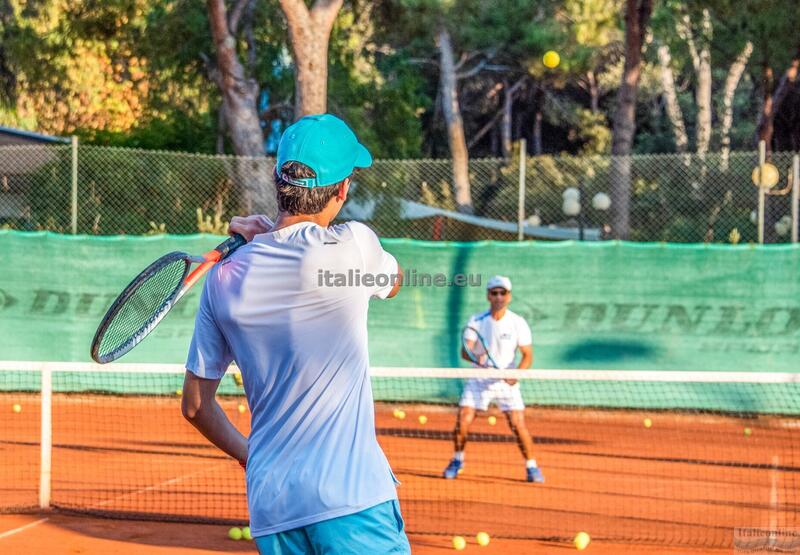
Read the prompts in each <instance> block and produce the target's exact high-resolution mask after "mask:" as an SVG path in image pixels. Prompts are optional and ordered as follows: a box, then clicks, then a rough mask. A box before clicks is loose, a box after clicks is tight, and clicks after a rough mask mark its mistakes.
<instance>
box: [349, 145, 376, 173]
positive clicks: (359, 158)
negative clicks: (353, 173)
mask: <svg viewBox="0 0 800 555" xmlns="http://www.w3.org/2000/svg"><path fill="white" fill-rule="evenodd" d="M371 165H372V154H370V153H369V150H367V147H365V146H364V145H362V144H360V143H359V145H358V154H356V161H355V162H354V163H353V166H354V167H356V168H368V167H370V166H371Z"/></svg>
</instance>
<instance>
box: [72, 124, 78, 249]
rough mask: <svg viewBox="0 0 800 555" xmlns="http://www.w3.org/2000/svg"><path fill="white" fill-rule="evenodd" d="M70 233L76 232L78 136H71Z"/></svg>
mask: <svg viewBox="0 0 800 555" xmlns="http://www.w3.org/2000/svg"><path fill="white" fill-rule="evenodd" d="M71 206H72V218H71V222H72V234H73V235H75V234H77V233H78V137H76V136H75V135H73V136H72V202H71Z"/></svg>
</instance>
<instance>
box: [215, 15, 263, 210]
mask: <svg viewBox="0 0 800 555" xmlns="http://www.w3.org/2000/svg"><path fill="white" fill-rule="evenodd" d="M207 6H208V19H209V23H210V26H211V36H212V37H213V39H214V46H215V47H216V53H217V68H216V81H217V85H218V86H219V89H220V92H221V93H222V106H221V108H220V109H221V110H222V112H223V113H224V115H225V128H226V129H227V132H228V135H229V137H230V139H231V143H232V145H233V151H234V153H235V154H236V155H238V156H243V157H254V158H253V159H251V160H249V161H245V160H244V159H243V160H240V161H237V168H238V172H237V173H238V175H237V181H238V182H239V187H238V191H237V193H238V195H239V207H240V210H242V211H243V212H246V213H251V214H252V213H260V214H266V215H268V216H272V215H274V214H275V210H276V201H275V198H274V194H273V191H272V180H271V177H270V174H269V172H268V171H265V170H264V168H263V160H265V158H264V136H263V135H262V133H261V126H260V125H259V121H258V113H257V110H256V98H257V97H258V84H257V83H256V81H255V80H254V79H252V78H248V77H247V76H246V75H245V71H244V68H243V67H242V64H241V62H240V61H239V57H238V55H237V53H236V40H235V39H234V38H233V36H232V35H231V31H230V29H229V28H228V22H227V15H226V11H225V3H224V0H208V1H207ZM258 159H261V160H258Z"/></svg>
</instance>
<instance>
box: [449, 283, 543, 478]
mask: <svg viewBox="0 0 800 555" xmlns="http://www.w3.org/2000/svg"><path fill="white" fill-rule="evenodd" d="M486 289H487V292H486V297H487V299H488V301H489V310H487V311H485V312H480V313H478V314H475V315H473V316H472V317H471V318H470V319H469V322H468V323H467V326H468V327H470V328H473V329H475V330H477V331H478V333H480V334H481V336H482V337H483V338H484V340H485V342H486V347H487V349H488V351H489V355H490V356H491V358H492V359H493V360H494V361H495V362H496V363H497V366H498V367H499V368H513V367H514V360H515V359H516V353H517V350H518V349H519V351H520V353H522V358H521V359H520V361H519V364H517V365H516V368H519V369H526V368H530V367H531V364H532V363H533V345H532V340H531V329H530V327H528V323H527V322H526V321H525V319H524V318H522V317H521V316H519V315H518V314H515V313H514V312H512V311H511V310H509V309H508V305H509V303H510V302H511V280H510V279H508V278H507V277H505V276H494V277H493V278H491V279H490V280H489V282H488V283H487V287H486ZM467 333H469V330H467ZM466 339H467V341H469V340H470V339H471V338H470V337H466ZM473 340H477V335H476V336H475V338H474V339H473ZM461 356H462V357H463V358H464V359H465V360H468V361H471V359H470V358H469V356H468V355H467V353H466V352H462V353H461ZM491 403H495V404H497V406H498V407H499V408H500V410H502V411H503V413H504V414H505V415H506V419H507V420H508V424H509V426H510V427H511V431H512V432H514V435H515V436H516V438H517V444H518V445H519V448H520V451H521V452H522V456H523V457H524V458H525V476H526V479H527V481H528V482H535V483H542V482H544V475H543V474H542V471H541V470H540V469H539V467H538V466H537V464H536V459H534V458H533V440H532V439H531V434H530V432H528V428H527V426H526V425H525V403H524V401H523V400H522V394H521V393H520V388H519V384H518V383H517V380H503V379H496V378H490V379H483V378H475V379H470V380H467V383H466V385H465V386H464V391H463V393H462V394H461V401H459V410H458V420H457V421H456V428H455V431H454V432H453V441H454V444H455V452H454V453H453V458H452V459H451V460H450V464H448V465H447V468H445V470H444V477H445V478H447V479H449V480H453V479H455V478H456V477H457V476H458V474H459V473H460V472H461V471H462V469H463V468H464V447H465V446H466V443H467V434H468V433H469V427H470V425H471V424H472V422H473V420H475V414H476V412H477V411H479V410H480V411H486V410H487V409H488V408H489V405H490V404H491Z"/></svg>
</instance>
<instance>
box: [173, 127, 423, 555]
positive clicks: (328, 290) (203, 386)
mask: <svg viewBox="0 0 800 555" xmlns="http://www.w3.org/2000/svg"><path fill="white" fill-rule="evenodd" d="M371 164H372V157H371V155H370V153H369V152H368V151H367V149H366V148H365V147H364V146H362V145H361V144H360V143H359V142H358V139H357V138H356V136H355V134H354V133H353V132H352V131H351V130H350V128H349V127H348V126H347V125H346V124H345V123H344V122H343V121H341V120H340V119H338V118H336V117H335V116H332V115H328V114H325V115H316V116H307V117H304V118H302V119H300V120H299V121H298V122H296V123H295V124H293V125H292V126H290V127H289V128H288V129H287V130H286V131H285V133H284V134H283V136H282V138H281V141H280V144H279V147H278V156H277V165H276V170H275V171H276V175H275V186H276V189H277V199H278V209H279V214H278V219H277V221H276V222H275V225H274V227H272V228H271V229H270V227H269V225H268V222H267V221H266V219H265V218H259V217H257V216H252V217H249V218H235V219H234V221H233V222H232V224H231V230H232V232H239V233H242V234H243V235H245V237H246V238H248V239H252V241H251V242H250V243H248V244H247V245H245V246H243V247H241V248H240V249H239V250H238V251H236V252H235V253H234V254H233V255H232V256H230V257H229V258H228V259H226V260H225V261H224V262H222V263H220V264H218V265H217V266H215V267H214V269H213V270H211V272H210V273H209V275H208V277H207V280H206V283H205V288H204V291H203V294H202V298H201V301H200V309H199V312H198V314H197V319H196V322H195V329H194V337H193V339H192V344H191V347H190V350H189V356H188V361H187V363H186V368H187V372H186V377H185V383H184V395H183V414H184V416H185V417H186V418H187V419H188V420H189V421H190V422H191V423H192V424H193V425H194V426H195V427H196V428H197V429H198V430H199V431H200V432H201V433H202V434H203V435H205V436H206V437H207V438H208V439H209V440H210V441H211V442H212V443H213V444H214V445H216V446H217V447H219V448H220V449H222V450H223V451H225V452H226V453H228V454H229V455H231V456H232V457H234V458H235V459H236V460H238V461H239V462H240V463H241V464H242V466H245V467H246V477H247V500H248V506H249V510H250V528H251V533H252V535H253V536H254V538H255V541H256V545H257V547H258V550H259V552H260V553H262V554H282V555H285V554H295V553H296V554H301V553H302V554H315V553H316V554H322V553H373V554H390V553H391V554H394V553H397V554H405V553H410V548H409V543H408V539H407V538H406V535H405V532H404V530H403V528H404V525H403V520H402V517H401V515H400V507H399V504H398V501H397V491H396V484H397V481H396V480H395V478H394V475H393V473H392V471H391V469H390V468H389V463H388V461H387V460H386V457H385V456H384V454H383V451H382V450H381V448H380V446H379V445H378V441H377V439H376V436H375V416H374V415H375V411H374V405H373V399H372V388H371V385H370V379H369V375H368V369H369V360H368V354H367V309H368V307H369V300H370V298H378V299H386V298H389V297H393V296H395V295H396V294H397V292H398V290H399V288H400V284H401V279H400V275H401V272H400V269H399V268H398V265H397V261H396V260H395V259H394V257H393V256H392V255H391V254H389V253H387V252H386V251H384V250H383V248H382V247H381V244H380V243H379V242H378V237H377V236H376V235H375V233H373V232H372V231H371V230H370V229H369V228H368V227H366V226H365V225H363V224H361V223H357V222H348V223H345V224H341V225H334V226H331V225H330V223H331V220H333V218H334V217H336V215H337V214H338V213H339V210H340V209H341V208H342V204H343V203H344V202H345V200H346V199H347V191H348V187H349V185H350V177H351V175H352V174H353V172H354V170H355V169H356V168H366V167H369V166H370V165H371ZM254 235H255V237H254V238H253V236H254ZM358 271H360V282H359V283H346V284H342V283H340V282H339V281H338V280H336V283H337V284H338V285H339V286H338V287H334V286H333V285H332V283H331V282H332V281H333V280H329V279H326V280H321V279H320V276H321V275H322V274H323V273H325V272H327V274H326V275H335V276H347V275H348V272H349V273H351V274H352V273H355V272H358ZM367 276H371V277H370V278H367ZM232 360H236V363H237V365H238V366H239V368H240V369H241V373H242V379H243V382H244V389H245V393H246V395H247V401H248V404H249V405H250V409H251V412H252V425H251V432H250V437H249V438H245V437H244V436H243V435H242V434H240V433H239V432H238V431H237V430H236V428H234V427H233V425H232V424H231V422H230V421H229V420H228V418H227V416H226V415H225V413H224V412H223V411H222V409H221V408H220V406H219V405H218V404H217V402H216V400H215V393H216V391H217V386H218V385H219V383H220V380H221V378H222V377H223V375H224V373H225V369H226V368H227V367H228V365H229V364H230V363H231V361H232Z"/></svg>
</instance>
